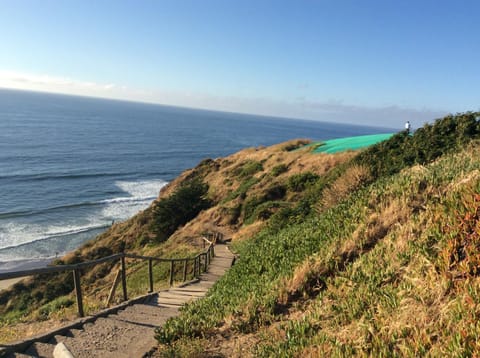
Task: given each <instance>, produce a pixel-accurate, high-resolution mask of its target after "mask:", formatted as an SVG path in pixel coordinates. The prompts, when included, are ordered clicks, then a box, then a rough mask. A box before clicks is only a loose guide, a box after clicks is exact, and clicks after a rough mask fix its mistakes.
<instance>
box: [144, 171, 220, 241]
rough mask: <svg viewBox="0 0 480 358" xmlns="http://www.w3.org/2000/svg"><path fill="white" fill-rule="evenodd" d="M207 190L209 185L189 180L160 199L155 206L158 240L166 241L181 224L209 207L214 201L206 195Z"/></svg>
mask: <svg viewBox="0 0 480 358" xmlns="http://www.w3.org/2000/svg"><path fill="white" fill-rule="evenodd" d="M207 192H208V185H207V184H204V183H202V182H201V181H200V180H198V179H196V180H192V181H189V182H187V183H186V184H184V185H183V186H181V187H180V188H179V189H178V190H177V191H175V192H174V193H173V194H172V195H170V196H169V197H167V198H162V199H160V200H159V201H158V202H157V204H156V205H155V208H154V218H155V219H154V220H155V223H154V225H155V228H154V230H155V232H156V234H157V235H156V241H157V242H162V241H165V240H166V239H168V237H169V236H170V235H172V234H173V233H174V232H175V230H176V229H177V228H178V227H179V226H181V225H184V224H186V223H187V222H189V221H190V220H192V219H193V218H194V217H195V216H197V214H198V213H199V212H200V211H202V210H204V209H207V208H209V207H210V206H211V204H212V203H211V201H210V200H208V199H207V198H206V197H205V196H206V194H207Z"/></svg>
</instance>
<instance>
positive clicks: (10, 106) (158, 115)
mask: <svg viewBox="0 0 480 358" xmlns="http://www.w3.org/2000/svg"><path fill="white" fill-rule="evenodd" d="M386 131H387V132H388V131H391V130H390V129H387V130H386V129H382V128H372V127H362V126H353V125H346V124H334V123H326V122H317V121H306V120H295V119H282V118H270V117H264V116H253V115H243V114H235V113H225V112H214V111H205V110H195V109H187V108H178V107H169V106H160V105H152V104H144V103H134V102H122V101H113V100H104V99H94V98H85V97H74V96H64V95H57V94H46V93H35V92H23V91H12V90H3V89H0V271H2V269H3V270H7V269H12V268H14V267H15V263H18V262H21V261H22V260H35V259H47V258H52V257H55V256H56V255H57V254H58V255H60V254H63V253H65V252H67V251H70V250H73V249H75V248H76V247H78V246H79V245H80V244H81V243H83V242H85V241H86V240H88V239H91V238H93V237H94V236H95V235H97V234H98V233H100V232H102V231H103V230H105V229H106V228H107V227H108V226H109V225H111V223H112V221H119V220H125V219H127V218H129V217H131V216H133V215H134V214H135V213H137V212H138V211H140V210H142V209H144V208H146V207H147V206H148V205H149V204H150V203H151V202H152V200H153V199H154V198H156V197H157V195H158V193H159V191H160V189H161V187H162V186H163V185H165V184H166V183H167V182H168V181H171V180H172V179H173V178H175V177H176V176H178V175H179V174H180V173H181V172H182V171H183V170H185V169H187V168H191V167H193V166H195V165H196V164H197V163H198V162H199V161H200V160H202V159H205V158H216V157H220V156H225V155H228V154H231V153H234V152H236V151H238V150H240V149H242V148H245V147H251V146H258V145H271V144H274V143H278V142H282V141H285V140H289V139H293V138H310V139H313V140H322V139H332V138H339V137H345V136H353V135H363V134H374V133H384V132H386Z"/></svg>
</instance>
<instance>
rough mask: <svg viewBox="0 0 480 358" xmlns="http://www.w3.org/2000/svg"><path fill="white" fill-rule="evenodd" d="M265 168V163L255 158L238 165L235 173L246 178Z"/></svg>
mask: <svg viewBox="0 0 480 358" xmlns="http://www.w3.org/2000/svg"><path fill="white" fill-rule="evenodd" d="M262 170H263V165H262V163H260V162H257V161H255V160H249V161H246V162H245V163H243V164H242V165H241V166H239V167H237V168H236V169H235V170H234V172H233V174H234V175H235V176H238V177H241V178H245V177H250V176H252V175H253V174H255V173H258V172H260V171H262Z"/></svg>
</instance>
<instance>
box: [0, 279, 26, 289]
mask: <svg viewBox="0 0 480 358" xmlns="http://www.w3.org/2000/svg"><path fill="white" fill-rule="evenodd" d="M25 278H26V277H22V278H11V279H8V280H1V281H0V291H3V290H5V289H7V288H9V287H10V286H13V285H14V284H16V283H17V282H18V281H21V280H23V279H25Z"/></svg>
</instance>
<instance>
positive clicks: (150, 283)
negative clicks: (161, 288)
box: [148, 259, 153, 293]
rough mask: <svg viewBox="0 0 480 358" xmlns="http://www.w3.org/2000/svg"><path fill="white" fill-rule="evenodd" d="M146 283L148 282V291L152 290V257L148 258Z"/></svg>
mask: <svg viewBox="0 0 480 358" xmlns="http://www.w3.org/2000/svg"><path fill="white" fill-rule="evenodd" d="M148 283H149V288H150V289H149V291H148V293H152V292H153V267H152V259H148Z"/></svg>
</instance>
